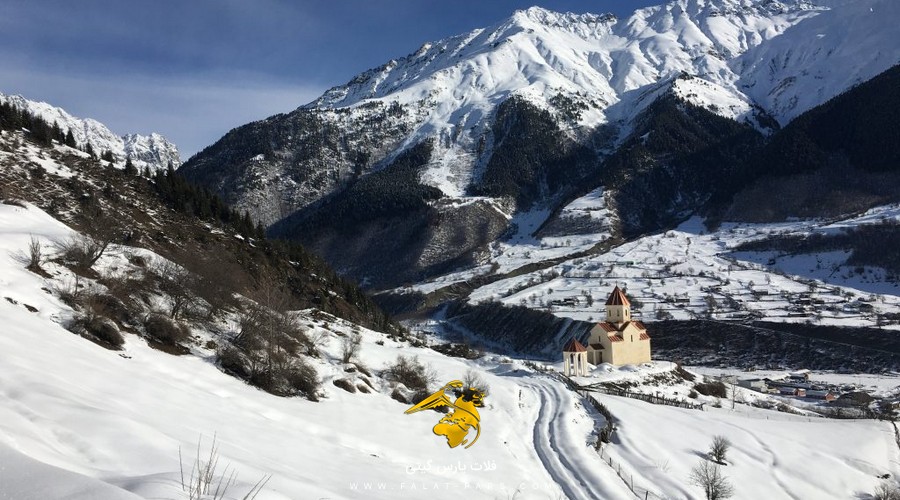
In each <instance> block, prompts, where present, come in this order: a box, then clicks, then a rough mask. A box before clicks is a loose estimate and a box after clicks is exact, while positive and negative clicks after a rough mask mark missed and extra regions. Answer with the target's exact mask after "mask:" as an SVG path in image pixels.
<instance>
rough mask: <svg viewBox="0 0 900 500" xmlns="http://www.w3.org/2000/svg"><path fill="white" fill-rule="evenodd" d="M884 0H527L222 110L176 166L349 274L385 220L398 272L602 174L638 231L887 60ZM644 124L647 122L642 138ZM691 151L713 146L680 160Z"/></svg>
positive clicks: (890, 37)
mask: <svg viewBox="0 0 900 500" xmlns="http://www.w3.org/2000/svg"><path fill="white" fill-rule="evenodd" d="M897 14H898V6H897V4H896V2H893V1H891V0H863V1H858V2H845V1H835V0H822V1H815V2H811V1H806V0H787V1H777V0H673V1H670V2H669V3H666V4H664V5H660V6H655V7H648V8H644V9H640V10H637V11H636V12H634V14H632V15H631V16H629V17H627V18H623V19H619V18H616V17H615V16H612V15H608V14H607V15H598V14H572V13H557V12H552V11H548V10H546V9H542V8H539V7H532V8H530V9H527V10H522V11H517V12H515V13H514V14H513V15H512V16H511V17H510V18H508V19H506V20H504V21H502V22H500V23H497V24H495V25H493V26H490V27H488V28H484V29H476V30H474V31H471V32H469V33H466V34H462V35H459V36H455V37H450V38H447V39H444V40H440V41H436V42H432V43H426V44H424V45H423V46H422V47H421V48H420V49H419V50H417V51H415V52H413V53H411V54H409V55H407V56H405V57H402V58H399V59H395V60H391V61H390V62H388V63H387V64H385V65H383V66H381V67H378V68H375V69H371V70H368V71H366V72H363V73H361V74H359V75H358V76H356V77H354V78H353V79H352V80H351V81H350V82H348V83H347V84H346V85H341V86H337V87H334V88H332V89H330V90H328V91H327V92H325V93H324V94H323V95H322V96H321V97H320V98H318V99H316V100H315V101H313V102H311V103H309V104H307V105H305V106H301V107H300V108H298V109H296V110H294V111H293V112H291V113H287V114H281V115H276V116H273V117H270V118H268V119H266V120H263V121H259V122H254V123H251V124H248V125H245V126H243V127H239V128H237V129H235V130H233V131H231V132H229V134H227V135H226V136H225V137H223V138H222V139H221V140H220V141H218V142H217V143H215V144H213V145H211V146H210V147H208V148H206V149H205V150H204V151H202V152H201V153H199V154H198V155H196V156H194V157H193V158H191V160H189V161H188V162H187V163H186V164H185V166H184V167H183V168H182V169H181V172H182V173H183V174H184V175H185V176H187V177H188V178H189V179H191V180H193V181H196V182H199V183H201V184H203V185H205V186H207V187H210V188H212V189H214V190H216V191H218V192H219V193H220V194H221V195H223V196H224V198H225V199H226V200H227V201H228V202H229V203H230V204H232V205H233V206H236V207H237V208H239V209H241V210H248V211H250V212H251V213H252V214H254V215H255V217H256V218H257V219H258V220H260V221H262V222H263V223H265V224H266V225H270V226H272V227H273V229H272V230H273V232H274V233H275V234H277V235H279V236H285V237H289V238H295V237H296V238H299V239H301V240H302V241H303V242H304V243H305V244H308V245H310V246H312V247H313V248H315V249H316V250H317V251H319V252H320V253H322V254H323V255H327V256H328V257H329V258H332V262H333V263H334V265H336V266H337V267H338V268H340V269H342V270H343V271H344V272H347V273H348V274H350V275H353V276H355V277H356V278H358V279H365V278H367V276H366V275H364V274H362V273H361V270H364V269H372V268H379V265H378V264H377V263H374V262H364V263H362V264H360V259H361V258H362V257H364V256H362V255H361V254H360V252H362V253H365V252H366V251H367V250H366V249H371V248H373V245H375V244H376V243H379V242H383V241H384V240H386V239H387V240H391V241H399V240H401V239H403V238H398V237H397V235H398V234H408V235H410V238H412V239H413V240H414V242H410V241H412V240H409V241H407V240H404V241H407V243H408V244H406V243H404V245H405V247H404V248H399V247H398V248H384V249H383V251H381V252H379V253H380V254H382V255H395V256H399V255H401V253H403V252H406V254H405V255H403V256H402V257H400V258H398V259H395V260H396V261H398V262H399V261H402V262H403V263H404V265H406V266H407V267H408V268H410V269H411V270H412V271H411V274H409V275H404V274H403V273H401V274H395V273H394V272H393V271H391V273H389V274H391V275H392V276H394V278H395V279H398V280H404V279H415V275H416V274H417V273H425V274H428V273H431V272H432V271H433V270H434V269H435V266H437V267H441V266H453V265H458V264H459V263H460V262H461V261H465V262H471V261H472V259H475V260H478V255H477V254H478V253H479V252H483V251H484V249H485V246H486V245H487V244H489V243H490V242H492V241H495V240H496V239H497V238H498V237H500V236H501V235H504V234H508V233H509V231H512V232H515V231H514V230H512V229H509V227H510V224H512V223H513V221H515V220H516V218H517V217H519V216H521V215H522V214H523V213H525V212H527V211H529V210H531V209H532V208H535V207H536V208H539V209H545V210H549V211H551V212H552V211H553V210H555V209H558V208H560V207H561V206H562V204H563V203H565V202H566V201H569V200H571V199H574V198H575V197H577V196H579V195H582V194H584V193H586V192H588V191H590V190H592V189H598V188H601V187H605V188H606V191H607V192H608V193H609V194H610V196H611V197H612V198H613V199H614V200H613V202H612V203H611V205H610V206H611V208H612V210H614V211H617V210H623V209H624V210H631V211H632V213H630V214H628V215H627V216H623V217H621V220H622V221H623V222H624V223H625V224H626V226H628V227H627V228H626V229H627V231H628V232H630V233H632V234H640V233H643V232H647V231H655V230H658V229H661V228H663V227H666V226H667V225H670V224H672V223H673V221H674V219H677V218H679V217H681V218H683V217H684V216H686V215H688V214H690V213H691V212H693V211H696V210H697V209H698V208H699V207H701V206H703V205H704V204H706V203H707V202H709V200H711V199H713V198H715V197H716V196H720V195H721V196H720V197H725V198H727V197H729V196H731V195H732V194H733V193H732V192H727V193H724V194H723V193H713V192H712V191H711V189H706V188H704V186H713V189H717V188H718V185H719V184H723V185H724V184H727V183H719V181H720V180H722V179H726V180H730V181H734V180H735V179H739V178H740V177H739V175H738V174H739V173H740V172H733V171H729V170H727V169H730V168H734V166H733V165H732V163H734V161H733V160H735V159H737V158H741V157H742V156H746V155H747V151H748V150H752V149H753V148H756V147H757V146H758V145H759V144H760V143H761V142H763V141H765V137H766V136H768V135H770V134H771V133H772V132H773V131H775V130H777V129H778V128H779V127H781V126H784V125H786V124H787V123H788V122H790V121H791V120H792V119H793V118H795V117H796V116H798V115H800V114H801V113H803V112H805V111H807V110H809V109H811V108H813V107H815V106H817V105H819V104H822V103H823V102H825V101H827V100H829V99H831V98H833V97H834V96H836V95H838V94H840V93H842V92H844V91H846V90H847V89H848V88H850V87H851V86H853V85H855V84H858V83H861V82H865V81H868V80H870V79H871V78H873V77H875V76H876V75H878V74H880V73H882V72H883V71H886V70H887V69H889V68H891V67H893V66H894V65H896V64H897V63H898V62H900V45H898V44H897V43H896V41H895V40H896V34H897V32H896V31H897V30H896V28H895V27H893V25H892V24H891V21H892V20H894V19H896V18H897V17H898V16H897ZM667 103H668V104H667ZM684 103H688V104H692V105H694V106H696V107H698V108H700V109H702V110H705V112H706V115H704V114H703V113H700V112H693V111H692V112H690V113H688V112H686V111H685V109H686V108H685V107H684V106H682V104H684ZM679 113H682V114H683V115H684V119H683V120H682V119H681V118H675V117H676V115H678V114H679ZM711 115H717V116H718V117H721V118H724V119H727V120H728V122H727V123H726V122H723V121H716V120H715V119H714V118H710V116H711ZM674 128H678V130H674ZM753 134H756V135H755V136H753ZM651 135H655V136H660V137H662V140H660V141H658V143H657V148H656V149H655V150H654V149H652V148H651V150H648V151H644V150H643V149H646V148H644V146H645V145H646V144H644V143H646V142H647V140H648V138H650V139H651V141H650V142H652V140H653V139H658V137H652V138H651ZM685 138H688V139H687V140H685ZM737 142H741V143H742V144H744V145H745V146H746V147H745V146H741V147H737V148H735V147H733V148H732V149H731V150H729V151H727V152H725V153H722V152H721V151H718V150H717V149H716V148H719V147H729V146H728V145H729V144H732V145H733V144H735V143H737ZM676 144H677V145H678V147H680V148H681V149H680V150H679V151H678V152H677V153H676V152H674V151H672V150H664V148H665V147H668V145H676ZM642 148H643V149H642ZM741 148H743V149H741ZM426 150H427V151H426ZM700 150H703V151H714V150H716V151H718V152H716V153H715V154H716V155H718V156H717V157H716V158H705V159H703V162H706V166H705V167H704V169H696V168H693V169H692V168H691V166H690V165H688V164H687V163H686V162H688V161H696V159H695V158H693V157H691V156H690V155H691V154H693V153H694V152H696V151H700ZM410 155H411V156H410ZM673 155H674V156H673ZM678 155H681V156H678ZM411 157H413V158H419V159H421V161H418V163H417V164H415V165H409V162H410V161H411V160H410V158H411ZM642 158H650V159H651V161H649V162H647V161H644V160H643V159H642ZM679 158H680V159H679ZM686 158H691V160H687V159H686ZM678 161H681V162H682V164H681V165H680V167H679V168H676V169H673V168H671V167H672V165H670V164H669V163H672V162H676V163H677V162H678ZM648 165H649V167H648ZM710 165H723V168H724V169H720V171H713V170H714V169H713V168H712V167H710ZM400 171H403V172H404V173H403V174H400V173H398V172H400ZM410 172H412V174H410ZM374 174H377V176H375V175H374ZM710 174H713V175H710ZM686 176H687V177H690V178H687V177H686ZM401 178H402V179H403V180H402V181H401V180H400V179H401ZM635 179H636V180H635ZM742 180H743V181H745V182H748V183H749V182H750V181H752V180H753V178H751V177H747V178H745V179H742ZM629 182H630V184H631V185H624V184H628V183H629ZM734 182H737V181H734ZM611 183H618V185H611ZM354 186H355V187H354ZM386 186H389V187H390V188H388V187H386ZM659 186H663V187H664V191H665V193H664V194H662V195H660V194H659V193H653V194H654V196H653V197H652V198H650V205H647V206H642V207H633V206H629V203H633V202H634V200H636V199H639V198H638V197H640V196H644V195H643V194H642V193H644V192H646V191H648V190H650V191H652V190H654V189H655V187H659ZM351 187H354V188H353V189H352V190H351V189H350V188H351ZM728 189H732V190H733V189H736V188H735V187H734V186H732V187H729V188H728ZM388 191H390V192H388ZM376 192H377V193H379V194H377V195H375V194H374V193H376ZM423 193H424V194H423ZM351 196H352V197H353V198H354V199H353V200H351V199H350V197H351ZM367 196H368V197H369V198H372V199H371V200H370V199H368V198H366V197H367ZM375 198H379V199H384V198H387V199H392V200H406V201H400V202H397V203H393V202H392V203H393V204H387V205H386V204H383V203H375V201H374V199H375ZM438 200H439V201H438ZM370 201H371V203H370ZM376 206H377V207H380V208H377V207H376ZM386 207H387V208H386ZM426 208H427V210H426ZM635 208H640V209H642V210H644V212H645V213H643V214H637V213H636V212H634V210H633V209H635ZM388 212H389V213H388ZM413 212H415V214H416V215H411V214H412V213H413ZM424 212H427V214H426V215H425V216H423V215H422V214H423V213H424ZM323 214H324V215H323ZM340 214H343V215H340ZM348 214H353V215H348ZM403 214H405V215H403ZM339 216H342V217H344V218H343V219H341V220H339V221H331V222H330V223H328V224H325V223H324V218H328V219H329V220H330V219H334V218H335V217H339ZM348 217H349V219H348ZM385 217H389V218H391V222H387V221H386V220H385ZM375 218H379V222H378V223H377V224H365V223H362V222H361V221H369V222H371V221H372V220H374V219H375ZM475 221H477V222H475ZM478 225H480V227H481V228H482V229H478V230H476V231H472V230H471V229H470V228H472V227H475V226H478ZM325 226H327V228H328V229H326V231H325V233H324V234H323V232H322V231H321V230H320V228H321V227H325ZM503 226H506V227H503ZM335 227H340V228H346V231H345V232H346V234H338V233H339V231H337V232H336V231H334V230H332V228H335ZM386 227H390V228H392V229H390V230H388V231H386V232H385V228H386ZM508 229H509V231H508ZM391 235H393V236H391ZM410 249H412V250H410ZM398 252H399V253H398ZM337 254H341V255H340V256H338V255H337ZM400 276H402V277H400ZM373 279H375V281H377V277H375V278H373Z"/></svg>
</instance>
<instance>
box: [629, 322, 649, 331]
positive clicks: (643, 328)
mask: <svg viewBox="0 0 900 500" xmlns="http://www.w3.org/2000/svg"><path fill="white" fill-rule="evenodd" d="M631 324H632V325H634V326H636V327H638V328H639V329H641V330H646V329H647V327H646V326H644V323H643V322H641V321H632V322H631Z"/></svg>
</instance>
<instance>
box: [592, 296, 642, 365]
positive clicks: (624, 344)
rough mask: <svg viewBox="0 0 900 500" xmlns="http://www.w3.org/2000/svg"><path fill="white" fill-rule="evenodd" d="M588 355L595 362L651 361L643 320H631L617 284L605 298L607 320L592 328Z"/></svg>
mask: <svg viewBox="0 0 900 500" xmlns="http://www.w3.org/2000/svg"><path fill="white" fill-rule="evenodd" d="M587 357H588V362H590V363H591V364H594V365H599V364H600V363H610V364H613V365H627V364H640V363H648V362H650V335H648V334H647V328H646V327H645V326H644V324H643V323H641V322H640V321H633V320H632V318H631V302H630V301H629V300H628V298H627V297H625V293H624V292H623V291H622V290H621V289H620V288H619V287H618V286H616V287H615V288H614V289H613V291H612V293H610V294H609V298H608V299H607V300H606V321H603V322H600V323H597V324H596V325H595V326H594V328H592V329H591V332H590V336H589V337H588V343H587Z"/></svg>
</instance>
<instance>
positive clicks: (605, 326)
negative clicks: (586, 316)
mask: <svg viewBox="0 0 900 500" xmlns="http://www.w3.org/2000/svg"><path fill="white" fill-rule="evenodd" d="M597 325H599V326H600V328H603V331H605V332H606V333H612V332H618V331H619V329H618V328H616V327H615V326H613V324H612V323H607V322H606V321H601V322H599V323H597Z"/></svg>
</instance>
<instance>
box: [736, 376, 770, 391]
mask: <svg viewBox="0 0 900 500" xmlns="http://www.w3.org/2000/svg"><path fill="white" fill-rule="evenodd" d="M737 385H738V386H739V387H743V388H745V389H751V390H754V391H758V392H766V389H767V388H768V386H767V385H766V381H765V380H764V379H761V378H745V379H743V380H738V383H737Z"/></svg>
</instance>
